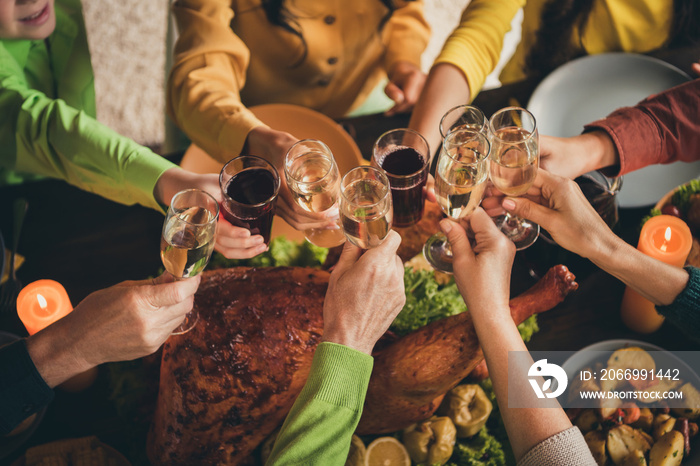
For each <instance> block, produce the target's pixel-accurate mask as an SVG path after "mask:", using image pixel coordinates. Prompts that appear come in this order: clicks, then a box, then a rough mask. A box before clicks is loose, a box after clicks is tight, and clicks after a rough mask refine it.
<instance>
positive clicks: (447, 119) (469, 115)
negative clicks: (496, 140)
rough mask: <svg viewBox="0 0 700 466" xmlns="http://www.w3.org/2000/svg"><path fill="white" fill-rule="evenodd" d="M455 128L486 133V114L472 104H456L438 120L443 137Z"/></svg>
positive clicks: (487, 123)
mask: <svg viewBox="0 0 700 466" xmlns="http://www.w3.org/2000/svg"><path fill="white" fill-rule="evenodd" d="M456 129H470V130H472V131H477V132H480V133H483V134H485V135H488V130H489V122H488V120H487V119H486V115H484V112H482V111H481V110H480V109H479V108H478V107H474V106H473V105H458V106H456V107H453V108H451V109H449V110H448V111H447V112H445V114H444V115H443V116H442V119H441V120H440V136H442V138H443V139H445V138H446V137H447V135H448V134H450V133H451V132H452V131H454V130H456Z"/></svg>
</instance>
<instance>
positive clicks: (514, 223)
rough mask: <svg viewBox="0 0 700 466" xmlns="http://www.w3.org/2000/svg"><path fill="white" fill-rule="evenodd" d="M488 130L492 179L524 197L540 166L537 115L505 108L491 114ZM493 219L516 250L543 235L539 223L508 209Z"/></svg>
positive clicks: (510, 193)
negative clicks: (512, 213) (512, 212)
mask: <svg viewBox="0 0 700 466" xmlns="http://www.w3.org/2000/svg"><path fill="white" fill-rule="evenodd" d="M489 131H490V136H491V182H492V183H493V184H494V186H495V187H496V188H497V189H498V190H499V191H501V192H502V193H503V194H505V195H507V196H511V197H517V196H522V195H523V194H525V193H527V190H528V189H530V186H532V183H533V182H534V181H535V177H536V176H537V168H538V165H539V146H538V135H537V123H536V121H535V117H534V116H532V114H531V113H530V112H528V111H527V110H525V109H524V108H520V107H506V108H503V109H501V110H499V111H497V112H496V113H495V114H494V115H493V116H492V117H491V120H490V121H489ZM494 221H495V222H496V225H498V227H499V228H500V229H501V231H502V232H503V233H504V234H505V235H506V236H507V237H508V238H509V239H510V240H511V241H513V243H515V247H516V249H517V250H521V249H525V248H527V247H529V246H531V245H532V243H534V242H535V241H536V240H537V237H538V236H539V234H540V227H539V225H537V224H536V223H534V222H531V221H528V220H525V219H523V218H520V217H517V216H514V215H511V214H510V213H508V212H507V213H506V214H505V215H503V216H500V217H497V218H496V219H494Z"/></svg>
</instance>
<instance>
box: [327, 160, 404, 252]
mask: <svg viewBox="0 0 700 466" xmlns="http://www.w3.org/2000/svg"><path fill="white" fill-rule="evenodd" d="M393 216H394V212H393V209H392V203H391V189H390V188H389V179H388V178H387V177H386V175H385V174H384V172H382V171H381V170H379V169H377V168H374V167H367V166H362V167H356V168H353V169H352V170H350V171H349V172H347V173H346V174H345V176H344V177H343V179H342V181H341V182H340V222H341V225H342V227H343V231H344V233H345V236H346V237H347V239H348V240H349V241H350V242H351V243H353V244H354V245H356V246H358V247H360V248H362V249H369V248H373V247H376V246H379V245H380V244H382V242H383V241H384V239H385V238H386V236H387V235H388V234H389V230H391V225H392V223H393Z"/></svg>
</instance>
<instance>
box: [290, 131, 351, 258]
mask: <svg viewBox="0 0 700 466" xmlns="http://www.w3.org/2000/svg"><path fill="white" fill-rule="evenodd" d="M284 175H285V178H286V180H287V186H289V190H290V191H291V193H292V195H293V197H294V200H295V202H296V203H297V204H298V205H299V206H300V207H301V208H302V209H304V210H306V211H307V212H317V213H328V212H329V211H331V209H337V208H338V197H339V194H340V172H339V171H338V166H337V164H336V163H335V160H334V159H333V153H332V152H331V150H330V149H329V148H328V146H327V145H326V144H324V143H323V142H321V141H317V140H315V139H302V140H301V141H298V142H297V143H295V144H294V145H293V146H292V147H290V148H289V150H288V151H287V155H286V156H285V160H284ZM304 236H305V237H306V239H307V240H308V241H309V242H310V243H312V244H315V245H316V246H320V247H322V248H332V247H335V246H340V245H341V244H343V243H344V242H345V235H344V234H343V230H341V229H340V227H338V229H328V228H310V229H307V230H304Z"/></svg>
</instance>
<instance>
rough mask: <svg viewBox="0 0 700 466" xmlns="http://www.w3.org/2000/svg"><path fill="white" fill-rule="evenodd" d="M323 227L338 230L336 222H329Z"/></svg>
mask: <svg viewBox="0 0 700 466" xmlns="http://www.w3.org/2000/svg"><path fill="white" fill-rule="evenodd" d="M323 229H324V230H340V226H339V225H338V224H337V223H335V222H333V223H329V224H328V225H326V226H325V227H323Z"/></svg>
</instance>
